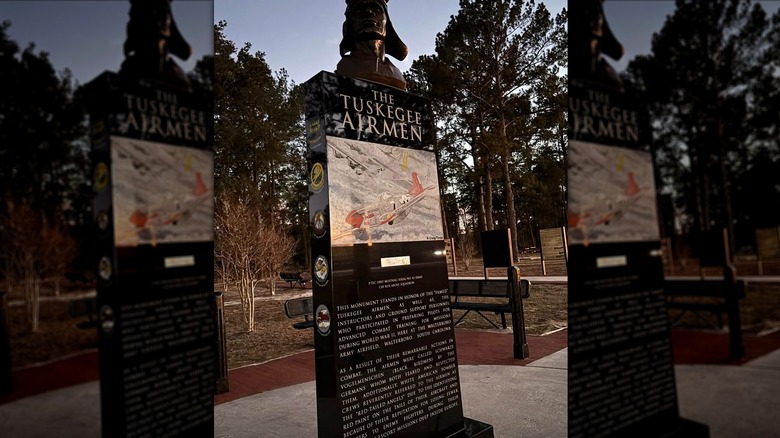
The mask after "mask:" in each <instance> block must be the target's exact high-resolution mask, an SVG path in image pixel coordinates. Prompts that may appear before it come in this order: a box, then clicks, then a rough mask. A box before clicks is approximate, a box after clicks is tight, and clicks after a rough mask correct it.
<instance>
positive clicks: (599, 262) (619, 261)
mask: <svg viewBox="0 0 780 438" xmlns="http://www.w3.org/2000/svg"><path fill="white" fill-rule="evenodd" d="M627 263H628V262H627V260H626V256H624V255H619V256H609V257H599V258H597V259H596V267H597V268H614V267H617V266H626V264H627Z"/></svg>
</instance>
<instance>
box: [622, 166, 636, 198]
mask: <svg viewBox="0 0 780 438" xmlns="http://www.w3.org/2000/svg"><path fill="white" fill-rule="evenodd" d="M625 193H626V196H634V195H636V194H637V193H639V185H638V184H637V183H636V181H635V180H634V172H628V185H626V192H625Z"/></svg>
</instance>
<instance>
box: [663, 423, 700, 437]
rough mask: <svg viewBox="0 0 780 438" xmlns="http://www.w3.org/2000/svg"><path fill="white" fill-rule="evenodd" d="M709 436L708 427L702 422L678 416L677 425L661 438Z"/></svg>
mask: <svg viewBox="0 0 780 438" xmlns="http://www.w3.org/2000/svg"><path fill="white" fill-rule="evenodd" d="M682 437H686V438H687V437H690V438H710V427H709V426H707V425H706V424H703V423H697V422H695V421H691V420H686V419H685V418H680V420H679V422H678V424H677V427H676V428H675V429H674V430H673V431H672V432H670V433H669V434H667V435H664V436H663V437H662V438H682Z"/></svg>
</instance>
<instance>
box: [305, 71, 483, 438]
mask: <svg viewBox="0 0 780 438" xmlns="http://www.w3.org/2000/svg"><path fill="white" fill-rule="evenodd" d="M306 90H307V101H306V107H307V112H306V117H307V141H308V144H309V216H310V220H311V223H312V228H313V233H312V238H311V247H312V263H313V266H312V278H313V279H314V286H313V298H314V307H315V314H314V316H315V321H316V327H315V357H316V376H317V383H316V385H317V428H318V433H319V436H321V437H331V436H344V437H369V436H370V437H388V436H392V437H400V436H450V434H453V433H457V432H459V431H462V430H463V429H464V418H463V407H462V402H461V393H460V385H459V378H458V364H457V355H456V350H455V337H454V332H453V327H452V313H451V310H450V304H449V303H450V301H449V294H448V290H447V288H448V282H447V266H446V255H445V251H444V242H443V228H442V220H441V210H440V204H439V203H440V200H439V188H438V178H437V168H436V159H435V156H434V154H433V153H432V152H430V151H429V149H430V147H431V145H432V119H431V116H430V111H429V109H428V103H427V102H426V101H425V100H423V99H422V98H419V97H416V96H413V95H410V94H407V93H404V92H402V91H399V90H396V89H392V88H388V87H384V86H381V85H377V84H371V83H368V82H364V81H360V80H354V79H350V78H346V77H341V76H338V75H334V74H330V73H326V72H321V73H319V74H318V75H316V76H315V77H314V78H312V79H311V80H309V81H308V82H307V83H306ZM491 431H492V428H491ZM490 436H492V434H491V435H490Z"/></svg>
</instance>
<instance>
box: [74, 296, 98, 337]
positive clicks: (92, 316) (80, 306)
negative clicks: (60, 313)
mask: <svg viewBox="0 0 780 438" xmlns="http://www.w3.org/2000/svg"><path fill="white" fill-rule="evenodd" d="M68 315H70V317H71V318H82V317H84V316H87V317H88V318H89V319H88V320H87V321H84V322H80V323H78V324H76V327H78V328H81V329H88V328H92V327H97V323H98V322H97V299H96V298H95V297H87V298H77V299H74V300H70V301H68Z"/></svg>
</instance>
